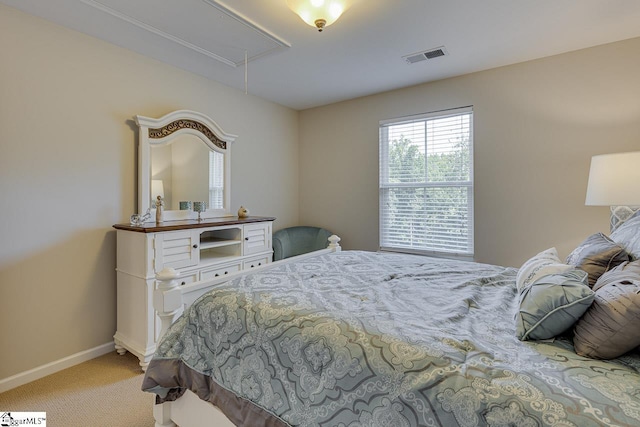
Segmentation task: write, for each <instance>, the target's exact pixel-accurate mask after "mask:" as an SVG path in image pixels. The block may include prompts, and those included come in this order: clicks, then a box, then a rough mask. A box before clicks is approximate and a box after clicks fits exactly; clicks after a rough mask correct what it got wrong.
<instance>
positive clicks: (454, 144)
mask: <svg viewBox="0 0 640 427" xmlns="http://www.w3.org/2000/svg"><path fill="white" fill-rule="evenodd" d="M380 248H381V249H383V250H398V251H403V252H418V253H434V254H443V255H462V256H472V255H473V250H474V249H473V110H472V108H471V107H465V108H458V109H455V110H447V111H441V112H435V113H429V114H422V115H418V116H411V117H404V118H399V119H393V120H385V121H381V122H380Z"/></svg>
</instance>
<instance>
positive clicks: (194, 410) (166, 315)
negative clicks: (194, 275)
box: [153, 235, 342, 427]
mask: <svg viewBox="0 0 640 427" xmlns="http://www.w3.org/2000/svg"><path fill="white" fill-rule="evenodd" d="M328 240H329V245H328V246H327V248H326V249H322V250H319V251H315V252H310V253H307V254H303V255H298V256H295V257H291V258H286V259H283V260H280V261H274V262H272V263H269V264H266V265H262V266H259V267H255V268H253V269H251V271H250V272H249V273H248V272H246V271H244V272H242V271H240V272H237V273H233V274H230V275H227V276H224V277H218V278H214V279H211V280H207V281H201V282H194V283H190V284H186V285H182V286H181V285H180V282H179V281H178V279H179V277H180V274H179V273H178V271H176V270H175V269H173V268H165V269H164V270H162V271H161V272H160V273H158V274H157V275H156V279H157V282H158V284H157V287H156V291H155V293H154V295H153V306H154V308H155V310H156V312H157V313H158V316H159V317H160V320H161V322H162V330H161V332H160V337H162V336H163V335H164V334H165V333H166V332H167V330H168V329H169V327H170V326H171V324H172V323H173V322H174V321H175V320H176V319H177V318H178V317H179V316H180V315H181V314H182V312H183V311H184V309H185V308H186V307H187V306H189V305H191V304H192V303H193V302H194V301H195V300H196V299H197V298H198V297H199V296H200V295H203V294H204V293H205V292H207V291H209V290H211V289H215V287H216V286H218V285H220V284H221V283H225V282H228V281H229V280H232V279H233V277H236V276H239V275H241V274H250V273H255V272H256V271H257V270H264V269H267V268H272V267H275V266H277V265H281V264H285V263H290V262H292V261H296V260H300V259H305V258H311V257H315V256H318V255H324V254H328V253H331V252H340V251H341V250H342V248H341V247H340V244H339V242H340V237H338V236H336V235H332V236H331V237H329V239H328ZM153 416H154V418H155V420H156V427H170V426H175V425H176V424H177V425H179V426H181V427H199V426H204V425H207V426H215V427H232V426H233V423H231V421H229V420H228V419H227V418H226V417H225V416H224V414H223V413H222V412H221V411H220V410H219V409H218V408H216V407H215V406H213V405H212V404H210V403H209V402H205V401H202V400H200V399H199V398H198V397H197V396H196V395H195V394H194V393H192V392H190V391H189V390H187V391H186V392H185V394H184V395H183V396H182V397H180V398H179V399H177V400H176V401H173V402H165V403H162V404H160V405H154V408H153Z"/></svg>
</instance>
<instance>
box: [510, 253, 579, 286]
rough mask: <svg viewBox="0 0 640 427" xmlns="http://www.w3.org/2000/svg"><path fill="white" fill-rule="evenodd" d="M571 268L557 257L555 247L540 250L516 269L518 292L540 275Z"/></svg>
mask: <svg viewBox="0 0 640 427" xmlns="http://www.w3.org/2000/svg"><path fill="white" fill-rule="evenodd" d="M573 269H574V267H572V266H570V265H567V264H563V263H562V261H561V260H560V258H559V257H558V251H557V250H556V248H550V249H547V250H546V251H542V252H540V253H539V254H537V255H536V256H534V257H533V258H530V259H529V260H527V261H526V262H525V263H524V264H522V267H520V270H518V274H517V275H516V286H517V287H518V292H520V293H522V291H523V290H524V289H525V288H526V287H528V286H529V285H530V284H531V283H533V282H534V281H536V280H537V279H539V278H540V277H542V276H546V275H547V274H553V273H564V272H567V271H570V270H573Z"/></svg>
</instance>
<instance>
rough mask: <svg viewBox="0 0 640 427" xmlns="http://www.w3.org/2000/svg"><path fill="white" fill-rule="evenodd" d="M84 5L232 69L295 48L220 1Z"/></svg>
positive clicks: (122, 0) (89, 1) (124, 0)
mask: <svg viewBox="0 0 640 427" xmlns="http://www.w3.org/2000/svg"><path fill="white" fill-rule="evenodd" d="M81 1H82V3H84V4H86V5H88V6H91V7H94V8H96V9H98V10H100V11H101V12H103V13H107V14H109V15H111V16H114V17H116V18H118V19H121V20H123V21H126V22H127V23H129V24H131V25H134V26H136V27H138V28H141V29H143V30H146V31H149V32H151V33H154V34H156V35H158V36H160V37H163V38H165V39H167V40H170V41H172V42H174V43H177V44H180V45H182V46H183V47H185V48H188V49H191V50H194V51H196V52H199V53H200V54H203V55H206V56H208V57H210V58H213V59H215V60H218V61H220V62H222V63H224V64H226V65H228V66H231V67H237V66H240V65H243V64H244V61H245V51H246V54H247V57H248V59H249V60H252V59H256V58H259V57H261V56H265V55H268V54H271V53H275V52H276V51H279V50H282V49H287V48H289V47H291V45H290V44H289V43H287V42H286V41H284V40H282V39H280V38H279V37H277V36H276V35H274V34H272V33H270V32H269V31H267V30H265V29H264V28H262V27H260V26H259V25H258V24H257V23H255V22H253V21H251V20H250V19H248V18H247V17H245V16H243V15H240V14H239V13H237V12H236V11H234V10H233V9H231V8H229V7H228V6H225V5H223V4H221V3H220V2H218V1H216V0H180V1H167V0H160V1H159V0H135V1H131V0H100V1H97V0H81Z"/></svg>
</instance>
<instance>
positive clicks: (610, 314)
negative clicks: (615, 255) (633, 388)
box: [573, 267, 640, 359]
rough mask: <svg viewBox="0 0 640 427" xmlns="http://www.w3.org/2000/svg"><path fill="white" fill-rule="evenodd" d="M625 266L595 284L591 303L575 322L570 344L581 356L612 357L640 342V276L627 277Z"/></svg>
mask: <svg viewBox="0 0 640 427" xmlns="http://www.w3.org/2000/svg"><path fill="white" fill-rule="evenodd" d="M627 270H629V268H628V267H627V268H625V267H623V268H620V267H618V268H616V269H614V270H611V271H610V272H609V273H607V277H606V280H607V281H608V283H607V284H606V285H604V286H601V287H599V288H598V290H597V291H596V294H595V299H594V301H593V304H592V305H591V307H590V308H589V310H587V312H586V313H585V314H584V316H582V318H581V319H580V320H579V321H578V323H576V326H575V328H574V336H573V345H574V347H575V350H576V353H578V354H579V355H580V356H585V357H592V358H595V359H612V358H614V357H618V356H621V355H623V354H625V353H626V352H628V351H630V350H632V349H633V348H634V347H637V346H638V345H640V328H639V327H638V325H639V324H640V276H638V275H635V278H632V279H629V274H630V271H627ZM615 275H619V279H618V280H617V281H615V280H613V276H615ZM603 278H604V275H603V277H601V279H603ZM596 286H597V284H596Z"/></svg>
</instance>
